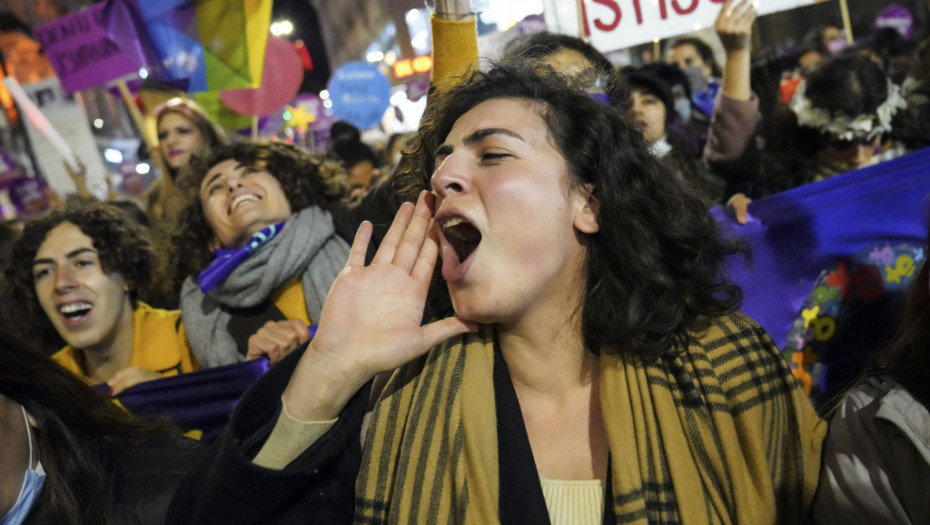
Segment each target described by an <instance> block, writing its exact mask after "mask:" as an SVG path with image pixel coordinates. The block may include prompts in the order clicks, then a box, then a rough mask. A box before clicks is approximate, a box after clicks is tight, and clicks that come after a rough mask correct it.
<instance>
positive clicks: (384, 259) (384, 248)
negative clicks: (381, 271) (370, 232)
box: [371, 202, 414, 264]
mask: <svg viewBox="0 0 930 525" xmlns="http://www.w3.org/2000/svg"><path fill="white" fill-rule="evenodd" d="M413 212H414V205H413V203H410V202H405V203H403V204H402V205H401V206H400V209H399V210H397V215H395V216H394V222H393V223H391V227H390V228H389V229H388V232H387V234H385V236H384V240H382V241H381V246H379V247H378V252H377V253H376V254H375V257H374V259H372V261H371V264H391V262H393V261H394V255H395V254H396V253H397V246H398V245H399V244H400V242H401V239H403V237H404V233H405V232H406V231H407V225H408V224H410V219H411V218H412V217H413Z"/></svg>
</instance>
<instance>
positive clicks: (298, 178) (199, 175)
mask: <svg viewBox="0 0 930 525" xmlns="http://www.w3.org/2000/svg"><path fill="white" fill-rule="evenodd" d="M229 159H235V160H236V161H238V162H240V163H242V164H244V165H247V166H252V167H254V168H257V169H263V170H267V171H268V173H270V174H271V175H272V176H273V177H274V178H276V179H278V182H280V183H281V187H282V188H284V190H285V196H286V197H287V200H288V203H289V204H290V205H291V210H293V211H294V212H295V213H296V212H297V211H299V210H302V209H304V208H309V207H310V206H317V207H319V208H323V209H328V208H329V207H330V205H332V204H334V203H337V202H339V200H340V199H342V198H343V197H344V196H345V194H346V190H345V172H344V171H343V170H342V168H341V166H340V165H339V163H338V162H336V161H334V160H331V159H327V158H326V157H324V156H322V155H320V154H315V153H308V152H306V151H304V150H302V149H300V148H297V147H296V146H293V145H291V144H286V143H283V142H252V141H240V142H237V143H235V144H232V145H229V146H220V147H217V148H214V149H213V150H212V151H211V152H210V153H209V154H207V155H206V156H205V157H202V158H201V157H197V156H192V157H191V162H190V164H189V165H188V166H187V168H186V169H184V170H182V172H181V174H180V177H179V178H178V189H179V190H180V192H181V195H182V197H183V199H184V202H185V203H186V204H185V205H184V208H183V209H182V210H181V212H180V214H179V215H178V217H177V221H176V223H175V225H174V227H173V228H172V230H173V231H172V233H171V235H170V239H169V242H170V245H169V246H168V247H167V249H168V253H169V254H170V255H169V260H168V265H169V271H168V272H167V273H168V274H169V275H170V278H171V280H172V281H173V282H172V287H173V291H175V292H180V289H181V284H182V283H183V282H184V279H186V278H187V277H188V276H190V275H197V274H199V273H200V272H201V271H203V269H204V268H206V267H207V266H209V265H210V262H212V261H213V259H214V255H213V252H211V251H210V248H209V242H210V239H211V238H212V237H213V230H212V229H211V228H210V224H209V223H208V222H207V219H206V218H205V217H204V214H203V203H202V202H201V200H200V184H201V183H202V182H203V179H204V177H205V176H206V175H207V172H208V171H210V169H211V168H212V167H214V166H216V165H217V164H219V163H221V162H223V161H225V160H229Z"/></svg>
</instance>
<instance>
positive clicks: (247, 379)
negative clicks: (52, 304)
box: [102, 359, 268, 443]
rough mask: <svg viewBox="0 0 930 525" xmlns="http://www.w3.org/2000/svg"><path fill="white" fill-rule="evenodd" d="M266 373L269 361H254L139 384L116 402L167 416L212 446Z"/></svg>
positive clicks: (139, 411)
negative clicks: (233, 413)
mask: <svg viewBox="0 0 930 525" xmlns="http://www.w3.org/2000/svg"><path fill="white" fill-rule="evenodd" d="M266 371H268V360H267V359H253V360H251V361H244V362H242V363H235V364H232V365H226V366H218V367H216V368H210V369H207V370H200V371H198V372H189V373H187V374H181V375H177V376H174V377H166V378H165V379H158V380H156V381H148V382H146V383H139V384H138V385H136V386H134V387H132V388H129V389H127V390H126V391H124V392H123V393H122V394H120V395H119V396H117V398H116V399H117V400H118V401H119V402H120V404H121V405H123V406H124V407H126V409H127V410H129V411H130V412H132V413H133V414H139V415H141V414H145V415H157V416H166V417H168V418H169V419H171V420H172V421H174V422H175V423H177V425H178V426H179V427H181V429H182V430H184V431H185V432H187V433H189V434H190V433H191V432H192V431H193V432H194V433H197V432H198V431H199V432H200V433H201V437H200V439H201V440H202V441H205V442H207V443H209V442H211V441H213V440H215V439H216V438H217V437H218V436H219V435H220V433H222V431H223V429H224V428H226V424H227V423H228V422H229V415H230V414H232V411H233V408H235V406H236V402H238V401H239V398H240V397H241V396H242V394H243V393H244V392H245V391H246V390H247V389H248V388H249V386H251V384H252V383H253V382H254V381H255V380H256V379H258V377H259V376H261V375H262V374H264V373H265V372H266ZM102 388H105V385H104V386H103V387H102Z"/></svg>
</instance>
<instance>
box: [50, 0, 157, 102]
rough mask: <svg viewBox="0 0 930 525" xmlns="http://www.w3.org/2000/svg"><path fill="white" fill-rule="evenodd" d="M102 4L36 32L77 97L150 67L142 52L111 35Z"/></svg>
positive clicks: (66, 83)
mask: <svg viewBox="0 0 930 525" xmlns="http://www.w3.org/2000/svg"><path fill="white" fill-rule="evenodd" d="M104 7H105V5H104V4H102V3H98V4H94V5H91V6H90V7H87V8H86V9H82V10H80V11H78V12H76V13H73V14H70V15H67V16H63V17H61V18H59V19H57V20H54V21H52V22H49V23H47V24H44V25H41V26H39V27H37V28H36V37H37V38H38V40H39V42H41V44H42V48H43V50H44V51H45V54H46V55H47V56H48V59H49V60H50V61H51V63H52V68H54V69H55V73H56V74H57V75H58V78H59V79H60V80H61V85H62V86H63V87H64V89H65V91H68V92H69V93H73V92H75V91H80V90H82V89H87V88H89V87H93V86H99V85H101V84H104V83H106V82H108V81H110V80H114V79H117V78H119V77H122V76H126V75H129V74H132V73H136V72H138V71H139V69H140V68H141V67H143V66H146V62H145V58H144V56H143V55H141V54H140V53H139V49H128V48H124V47H122V46H121V45H120V44H119V43H117V41H116V40H114V39H113V38H112V37H111V36H110V35H109V34H108V33H107V30H106V27H105V24H104Z"/></svg>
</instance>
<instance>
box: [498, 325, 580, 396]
mask: <svg viewBox="0 0 930 525" xmlns="http://www.w3.org/2000/svg"><path fill="white" fill-rule="evenodd" d="M563 313H564V312H563ZM562 319H564V317H562ZM497 328H498V333H497V335H498V341H499V343H500V347H501V353H502V355H503V357H504V361H506V362H507V368H508V370H509V371H510V377H511V379H512V380H513V383H514V387H515V388H517V390H523V391H532V392H537V393H545V394H547V395H558V394H559V393H563V392H566V391H569V390H572V389H575V388H578V387H582V386H590V384H591V382H592V380H593V378H594V375H595V372H596V370H597V357H596V356H595V354H593V353H592V352H589V351H587V350H586V349H585V347H584V342H583V338H582V334H581V327H580V321H579V320H578V319H577V316H572V317H571V318H570V319H569V321H567V322H565V321H560V322H555V323H548V324H536V325H535V326H533V329H532V330H524V329H521V328H520V327H505V326H503V325H498V327H497Z"/></svg>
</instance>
